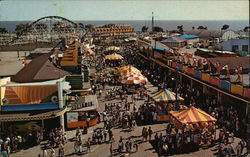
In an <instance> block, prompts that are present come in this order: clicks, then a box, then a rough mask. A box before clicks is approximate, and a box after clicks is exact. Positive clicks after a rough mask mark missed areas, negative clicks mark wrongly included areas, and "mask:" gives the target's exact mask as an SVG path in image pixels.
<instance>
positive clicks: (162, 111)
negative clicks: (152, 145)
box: [149, 89, 184, 121]
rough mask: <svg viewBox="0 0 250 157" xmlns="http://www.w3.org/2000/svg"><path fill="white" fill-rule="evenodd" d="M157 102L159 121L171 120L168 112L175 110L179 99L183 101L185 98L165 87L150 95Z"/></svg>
mask: <svg viewBox="0 0 250 157" xmlns="http://www.w3.org/2000/svg"><path fill="white" fill-rule="evenodd" d="M149 96H150V97H151V98H152V99H153V100H154V102H155V107H156V113H157V118H156V120H157V121H169V120H170V119H169V115H168V112H169V111H171V110H173V108H174V104H173V103H174V102H176V101H179V102H183V101H184V99H183V98H182V97H180V96H178V95H177V100H176V94H175V93H174V92H171V91H169V90H167V89H163V90H161V91H158V92H156V93H153V94H150V95H149Z"/></svg>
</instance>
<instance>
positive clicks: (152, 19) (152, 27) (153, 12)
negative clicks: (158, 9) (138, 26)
mask: <svg viewBox="0 0 250 157" xmlns="http://www.w3.org/2000/svg"><path fill="white" fill-rule="evenodd" d="M152 32H154V12H152Z"/></svg>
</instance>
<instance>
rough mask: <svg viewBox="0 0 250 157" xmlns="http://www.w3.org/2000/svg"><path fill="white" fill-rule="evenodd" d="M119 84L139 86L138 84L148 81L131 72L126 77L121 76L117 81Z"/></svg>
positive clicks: (139, 74)
mask: <svg viewBox="0 0 250 157" xmlns="http://www.w3.org/2000/svg"><path fill="white" fill-rule="evenodd" d="M118 81H119V82H121V83H122V84H140V83H147V82H148V79H147V78H146V77H145V76H143V75H142V74H141V73H135V72H131V73H129V74H128V75H123V76H121V78H120V79H118Z"/></svg>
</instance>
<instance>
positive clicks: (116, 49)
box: [105, 46, 120, 51]
mask: <svg viewBox="0 0 250 157" xmlns="http://www.w3.org/2000/svg"><path fill="white" fill-rule="evenodd" d="M105 50H106V51H119V50H120V47H116V46H110V47H107V48H106V49H105Z"/></svg>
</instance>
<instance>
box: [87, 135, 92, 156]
mask: <svg viewBox="0 0 250 157" xmlns="http://www.w3.org/2000/svg"><path fill="white" fill-rule="evenodd" d="M90 141H91V139H90V137H89V138H88V140H87V142H86V146H87V153H90V152H91V149H90V145H91V142H90Z"/></svg>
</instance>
